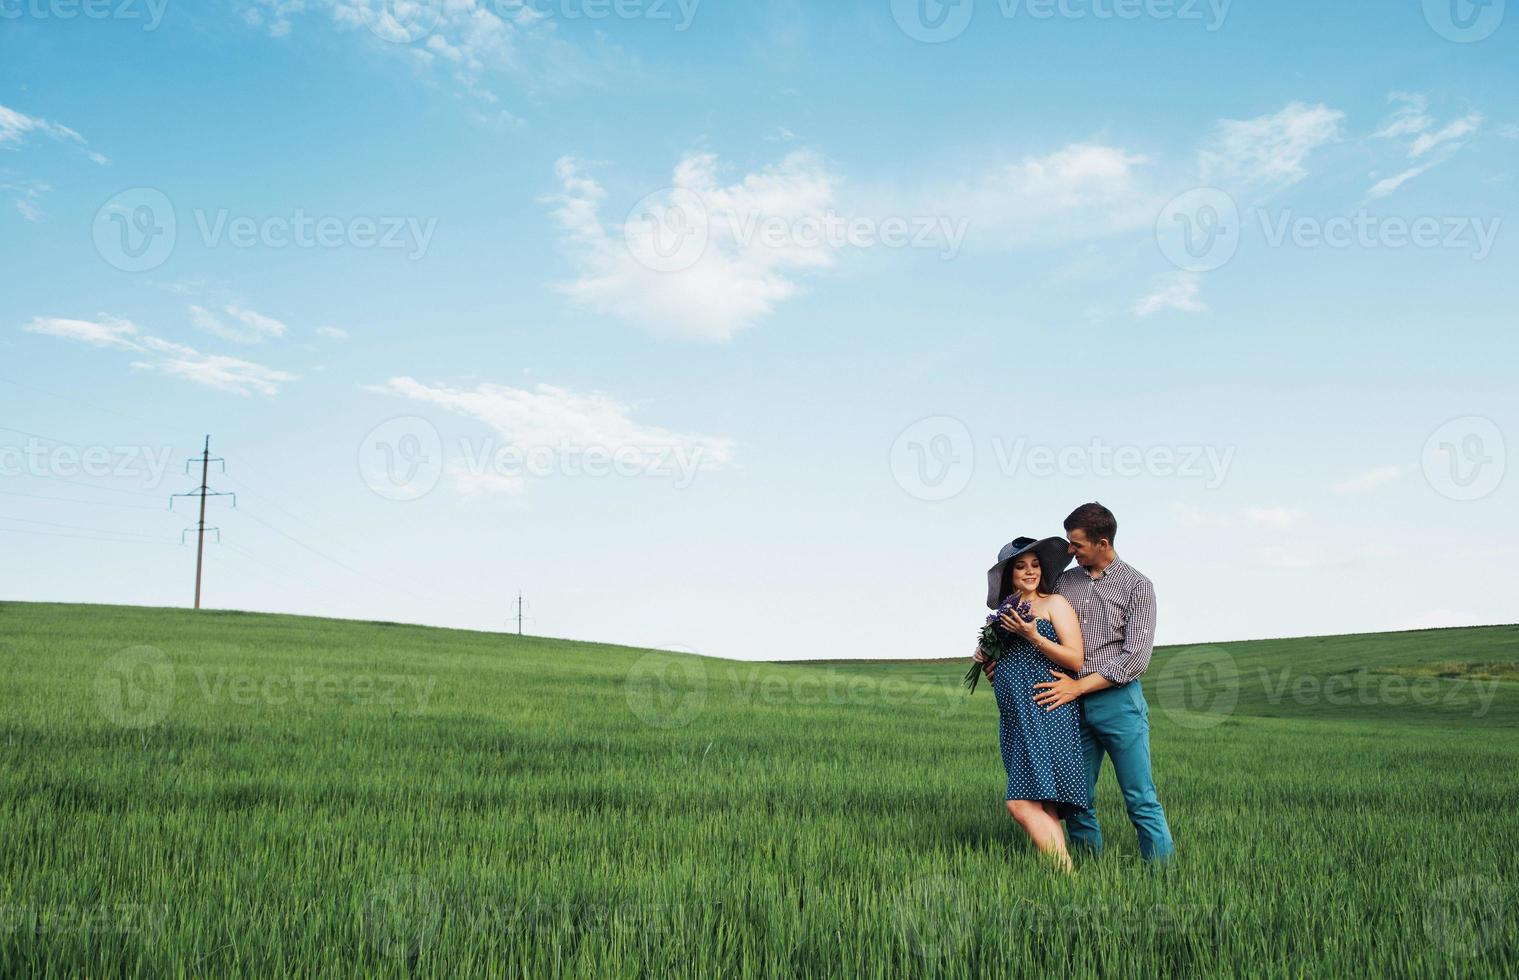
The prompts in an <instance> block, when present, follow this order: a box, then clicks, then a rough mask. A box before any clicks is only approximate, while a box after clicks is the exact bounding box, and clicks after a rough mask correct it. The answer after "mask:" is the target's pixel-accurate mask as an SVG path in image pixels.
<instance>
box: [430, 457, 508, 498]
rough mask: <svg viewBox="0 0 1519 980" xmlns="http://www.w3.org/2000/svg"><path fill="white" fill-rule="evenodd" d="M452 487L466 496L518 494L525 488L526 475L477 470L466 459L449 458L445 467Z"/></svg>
mask: <svg viewBox="0 0 1519 980" xmlns="http://www.w3.org/2000/svg"><path fill="white" fill-rule="evenodd" d="M445 469H446V472H447V473H448V476H449V479H450V480H452V481H453V486H454V489H455V490H457V491H459V493H461V494H463V495H464V496H466V497H484V496H489V495H491V494H519V493H521V492H522V491H523V490H525V489H527V477H525V476H523V475H522V474H521V473H495V472H491V471H489V470H478V469H475V468H473V467H471V466H470V465H469V461H468V460H464V459H451V460H449V461H448V466H447V467H445Z"/></svg>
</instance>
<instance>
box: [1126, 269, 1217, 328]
mask: <svg viewBox="0 0 1519 980" xmlns="http://www.w3.org/2000/svg"><path fill="white" fill-rule="evenodd" d="M1199 288H1200V286H1199V283H1198V279H1197V276H1195V275H1193V274H1192V273H1190V272H1181V273H1178V274H1176V275H1175V276H1171V277H1168V278H1167V279H1165V280H1163V281H1162V282H1161V283H1160V284H1159V285H1157V286H1156V288H1155V290H1154V291H1153V292H1151V293H1150V294H1149V295H1147V296H1142V297H1140V298H1139V299H1138V300H1136V301H1135V302H1134V306H1133V310H1132V312H1133V313H1134V315H1135V316H1137V317H1141V318H1142V317H1148V316H1152V315H1154V314H1156V313H1159V312H1160V311H1161V310H1179V311H1181V312H1183V313H1205V312H1207V309H1208V304H1206V303H1204V302H1203V301H1202V299H1201V298H1199V296H1198V291H1199Z"/></svg>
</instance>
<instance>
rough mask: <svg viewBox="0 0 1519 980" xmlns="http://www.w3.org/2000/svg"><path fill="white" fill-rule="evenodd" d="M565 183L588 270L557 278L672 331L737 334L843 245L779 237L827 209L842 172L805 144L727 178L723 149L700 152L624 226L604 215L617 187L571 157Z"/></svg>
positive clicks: (576, 294) (577, 249) (573, 245)
mask: <svg viewBox="0 0 1519 980" xmlns="http://www.w3.org/2000/svg"><path fill="white" fill-rule="evenodd" d="M555 169H556V172H557V174H558V176H559V179H560V182H561V185H562V187H563V193H562V194H560V195H557V196H555V197H553V198H551V199H550V200H551V201H552V202H553V203H556V204H557V205H558V208H557V209H556V210H555V211H554V218H555V220H556V221H557V222H558V224H559V226H560V229H561V231H562V232H563V234H562V245H563V248H564V250H565V252H566V253H567V254H568V256H569V258H570V260H571V261H572V262H573V263H574V264H575V265H576V266H577V267H578V269H579V275H578V277H577V278H576V279H575V280H574V281H572V282H568V283H560V284H556V288H557V289H559V290H561V291H562V292H563V293H565V294H566V295H567V296H568V297H569V298H570V299H571V300H572V301H573V302H575V303H577V304H579V305H581V306H584V307H586V308H589V309H592V310H595V311H597V312H600V313H607V314H611V315H613V316H617V317H619V318H621V319H624V320H628V321H631V322H636V323H639V324H641V325H643V326H644V327H646V328H648V329H650V330H651V331H653V332H655V333H658V334H661V335H665V336H672V337H681V338H686V339H698V340H728V339H730V338H732V336H733V335H734V334H735V333H737V332H738V331H739V330H741V329H743V328H744V327H748V326H751V325H753V324H754V323H755V322H756V321H758V320H759V319H760V318H762V317H764V316H767V315H768V314H770V313H771V312H773V311H774V309H775V307H776V305H777V304H778V303H780V302H782V301H784V300H786V299H788V298H790V297H791V296H793V295H795V294H796V292H797V290H798V286H797V283H796V279H795V277H796V275H797V274H798V273H801V272H805V271H816V270H820V269H826V268H828V267H829V266H831V265H832V264H833V262H834V255H833V251H832V249H833V247H834V246H833V245H832V243H830V242H827V241H809V240H806V239H804V238H803V237H802V236H799V235H792V234H789V233H787V234H782V235H780V236H778V237H777V238H771V237H769V236H767V235H766V234H765V233H764V231H763V229H765V228H780V229H783V230H787V231H789V229H792V228H796V227H800V226H803V225H810V223H812V222H818V221H821V220H823V219H824V215H825V212H828V211H829V210H830V209H831V206H832V203H833V186H834V178H833V176H832V175H831V174H830V173H829V172H828V171H827V170H826V169H825V168H824V166H823V165H822V163H821V161H819V160H818V159H817V157H815V156H814V155H813V154H811V153H807V152H805V151H796V152H793V153H789V154H787V155H786V156H785V158H784V159H782V160H781V162H780V163H779V164H777V165H775V166H772V167H768V168H766V169H765V170H762V171H760V172H757V173H750V174H747V175H745V176H744V177H743V178H742V179H740V180H738V181H737V182H735V183H730V184H720V183H719V182H718V179H717V159H716V157H715V156H713V155H712V154H709V153H702V154H691V155H688V156H686V157H685V158H683V159H682V160H681V162H680V164H679V165H678V166H677V167H676V168H675V171H674V175H673V179H672V185H671V187H670V188H668V189H666V191H663V192H661V193H660V194H658V195H657V196H655V197H652V198H650V199H648V200H646V201H644V202H642V203H643V205H644V206H642V207H641V208H640V209H639V211H640V213H639V214H637V215H630V216H629V220H628V221H627V222H626V224H625V225H624V226H614V227H613V228H612V229H610V230H608V229H607V228H606V227H605V226H604V225H603V224H602V219H601V216H600V214H599V210H600V206H601V203H602V201H603V200H604V199H605V197H606V192H605V191H604V190H603V189H602V187H601V185H600V184H599V183H597V182H596V180H594V179H593V178H591V177H588V176H585V175H584V174H582V173H581V169H580V165H579V164H578V163H577V162H576V161H575V160H574V159H573V158H570V157H564V158H561V159H560V160H559V161H558V163H557V165H556V168H555Z"/></svg>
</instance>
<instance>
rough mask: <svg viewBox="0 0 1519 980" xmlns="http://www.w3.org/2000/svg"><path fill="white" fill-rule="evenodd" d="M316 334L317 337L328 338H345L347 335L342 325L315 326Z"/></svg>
mask: <svg viewBox="0 0 1519 980" xmlns="http://www.w3.org/2000/svg"><path fill="white" fill-rule="evenodd" d="M316 334H317V336H318V337H326V338H327V339H328V340H347V339H348V336H349V335H348V331H347V330H344V329H343V328H342V327H317V328H316Z"/></svg>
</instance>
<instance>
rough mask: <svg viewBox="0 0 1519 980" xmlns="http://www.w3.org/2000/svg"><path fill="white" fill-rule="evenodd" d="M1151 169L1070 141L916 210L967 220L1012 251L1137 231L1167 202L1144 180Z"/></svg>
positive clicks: (937, 193) (1130, 157) (943, 191)
mask: <svg viewBox="0 0 1519 980" xmlns="http://www.w3.org/2000/svg"><path fill="white" fill-rule="evenodd" d="M1149 163H1150V158H1149V157H1146V156H1144V155H1142V154H1138V153H1130V152H1129V151H1127V150H1125V149H1122V148H1120V147H1115V146H1105V145H1102V144H1099V143H1073V144H1070V145H1069V146H1066V147H1063V148H1062V149H1059V150H1056V151H1055V152H1053V153H1049V154H1046V155H1044V156H1027V157H1024V158H1023V159H1022V160H1020V161H1018V162H1016V163H1012V164H1007V165H1000V166H994V167H991V168H989V169H987V170H985V171H984V172H982V173H980V174H978V175H976V176H975V177H974V178H972V179H969V180H963V181H960V182H957V183H953V184H950V185H948V186H945V187H943V188H940V189H937V190H932V191H930V192H929V193H928V194H927V195H926V201H925V204H924V205H923V207H921V208H919V209H916V210H918V211H920V212H921V213H925V214H945V215H965V216H967V217H969V218H970V219H971V220H972V221H974V222H975V228H976V229H977V232H978V233H981V232H990V233H994V234H999V235H1001V236H1003V237H1004V238H1005V240H1006V242H1007V243H1008V244H1012V245H1020V244H1029V243H1032V242H1048V241H1063V240H1070V239H1077V238H1088V237H1095V236H1101V235H1109V234H1114V233H1117V232H1123V231H1132V230H1135V229H1138V228H1144V227H1148V226H1150V225H1153V224H1154V222H1155V214H1156V212H1157V211H1159V209H1160V205H1161V203H1163V201H1164V195H1162V194H1160V193H1159V192H1158V191H1156V190H1155V189H1153V188H1151V187H1149V186H1148V184H1147V182H1146V176H1147V175H1146V173H1145V167H1146V165H1148V164H1149Z"/></svg>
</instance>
